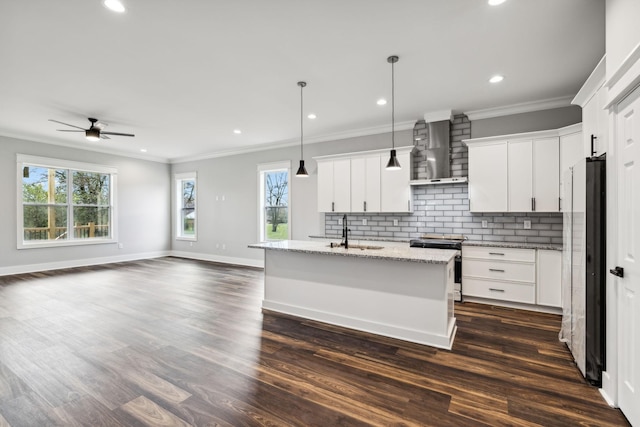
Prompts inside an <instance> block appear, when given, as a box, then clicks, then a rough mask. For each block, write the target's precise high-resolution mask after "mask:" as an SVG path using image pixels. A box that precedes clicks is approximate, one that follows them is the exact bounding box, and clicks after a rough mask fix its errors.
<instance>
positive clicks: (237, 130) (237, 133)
mask: <svg viewBox="0 0 640 427" xmlns="http://www.w3.org/2000/svg"><path fill="white" fill-rule="evenodd" d="M233 133H235V134H236V135H240V134H241V133H242V131H241V130H240V129H234V130H233Z"/></svg>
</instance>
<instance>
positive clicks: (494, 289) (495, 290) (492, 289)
mask: <svg viewBox="0 0 640 427" xmlns="http://www.w3.org/2000/svg"><path fill="white" fill-rule="evenodd" d="M489 290H490V291H491V292H504V289H497V288H489Z"/></svg>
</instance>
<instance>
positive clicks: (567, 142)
mask: <svg viewBox="0 0 640 427" xmlns="http://www.w3.org/2000/svg"><path fill="white" fill-rule="evenodd" d="M583 151H584V150H583V142H582V124H581V123H578V124H576V125H571V126H567V127H565V128H562V129H560V197H561V198H563V197H564V196H565V192H566V190H567V189H566V188H565V187H566V186H567V185H570V183H569V182H567V180H568V179H569V177H570V174H569V169H570V168H571V167H572V166H573V165H575V164H576V163H578V161H579V160H580V159H583V158H584V152H583ZM565 202H571V201H570V200H566V201H565V200H563V203H562V205H563V206H562V210H563V211H565V210H566V209H565ZM567 206H568V205H567Z"/></svg>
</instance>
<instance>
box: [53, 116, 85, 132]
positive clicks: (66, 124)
mask: <svg viewBox="0 0 640 427" xmlns="http://www.w3.org/2000/svg"><path fill="white" fill-rule="evenodd" d="M49 121H50V122H55V123H60V124H61V125H65V126H71V127H72V128H76V129H82V130H85V129H84V128H81V127H80V126H76V125H70V124H69V123H64V122H60V121H58V120H53V119H49Z"/></svg>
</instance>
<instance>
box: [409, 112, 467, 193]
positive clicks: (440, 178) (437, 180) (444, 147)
mask: <svg viewBox="0 0 640 427" xmlns="http://www.w3.org/2000/svg"><path fill="white" fill-rule="evenodd" d="M450 126H451V123H450V121H449V120H448V119H447V120H439V121H432V122H429V123H427V128H428V131H429V136H428V138H427V140H426V141H425V148H424V150H422V151H421V152H420V154H419V156H422V158H421V159H419V163H420V165H421V166H424V167H426V177H420V179H415V180H412V181H411V185H433V184H450V183H456V182H467V178H466V177H455V178H452V177H451V148H450V137H449V132H450Z"/></svg>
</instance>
